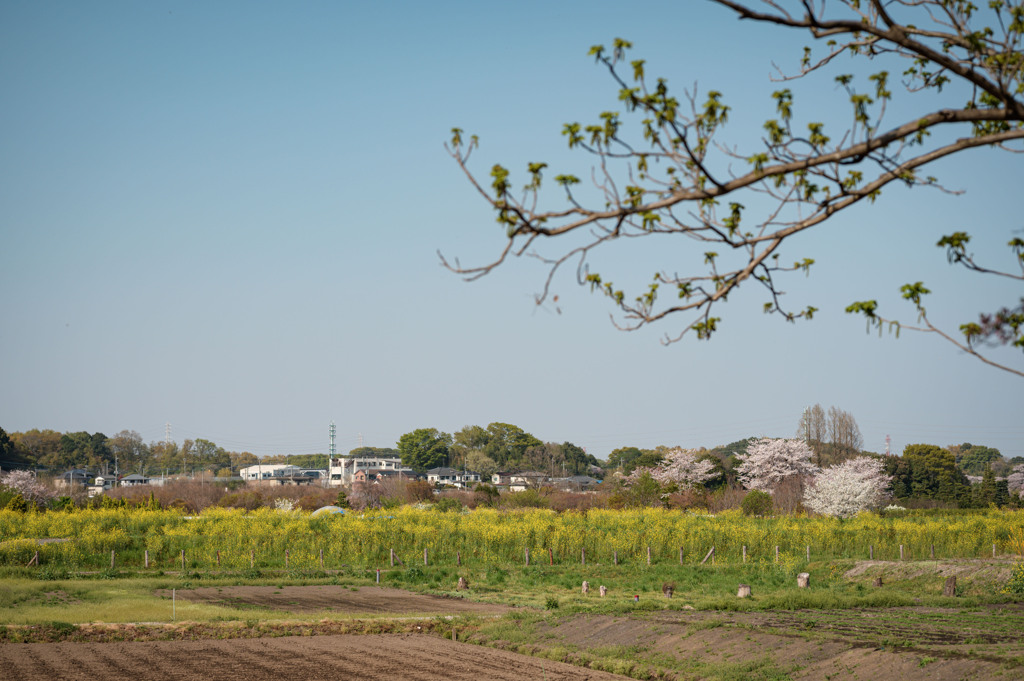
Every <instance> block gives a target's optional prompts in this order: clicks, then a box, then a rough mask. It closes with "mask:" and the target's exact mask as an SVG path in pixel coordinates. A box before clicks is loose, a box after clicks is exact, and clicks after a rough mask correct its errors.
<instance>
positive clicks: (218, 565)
mask: <svg viewBox="0 0 1024 681" xmlns="http://www.w3.org/2000/svg"><path fill="white" fill-rule="evenodd" d="M217 567H220V549H217Z"/></svg>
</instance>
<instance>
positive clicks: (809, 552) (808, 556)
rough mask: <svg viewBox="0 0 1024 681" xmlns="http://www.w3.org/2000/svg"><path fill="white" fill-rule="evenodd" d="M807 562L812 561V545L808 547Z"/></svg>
mask: <svg viewBox="0 0 1024 681" xmlns="http://www.w3.org/2000/svg"><path fill="white" fill-rule="evenodd" d="M807 562H808V563H810V562H811V547H810V546H808V547H807Z"/></svg>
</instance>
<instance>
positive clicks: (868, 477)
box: [804, 456, 892, 518]
mask: <svg viewBox="0 0 1024 681" xmlns="http://www.w3.org/2000/svg"><path fill="white" fill-rule="evenodd" d="M883 469H884V464H883V462H882V461H881V459H875V458H872V457H869V456H859V457H857V458H854V459H849V460H847V461H845V462H843V463H841V464H839V465H838V466H832V467H831V468H826V469H825V470H823V471H821V472H819V473H818V474H817V475H815V476H814V478H813V479H812V480H811V483H810V485H808V486H807V490H806V491H805V493H804V505H805V506H807V508H809V509H810V510H812V511H814V512H815V513H821V514H822V515H830V516H835V517H837V518H849V517H851V516H855V515H857V514H858V513H860V512H861V511H864V510H868V509H871V508H877V507H878V506H881V505H882V503H883V502H884V501H885V499H886V494H887V490H888V488H889V483H890V482H891V480H892V478H891V477H889V476H888V475H886V474H885V473H884V471H883Z"/></svg>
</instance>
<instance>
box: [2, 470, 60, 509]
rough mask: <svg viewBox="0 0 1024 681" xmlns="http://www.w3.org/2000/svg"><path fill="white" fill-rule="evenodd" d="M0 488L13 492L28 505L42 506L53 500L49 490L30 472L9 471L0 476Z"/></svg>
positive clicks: (52, 494) (51, 492)
mask: <svg viewBox="0 0 1024 681" xmlns="http://www.w3.org/2000/svg"><path fill="white" fill-rule="evenodd" d="M0 486H2V487H6V488H8V489H11V490H14V491H15V492H17V493H18V494H20V495H21V497H22V498H23V499H24V500H25V501H27V502H29V503H30V504H36V505H42V504H45V503H46V502H48V501H49V500H50V499H53V498H54V496H55V494H54V493H53V491H52V490H51V489H49V488H48V487H46V486H45V485H43V484H42V483H40V482H39V481H38V480H36V476H35V475H33V474H32V472H31V471H10V472H8V473H4V474H2V475H0Z"/></svg>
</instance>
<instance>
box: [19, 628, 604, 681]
mask: <svg viewBox="0 0 1024 681" xmlns="http://www.w3.org/2000/svg"><path fill="white" fill-rule="evenodd" d="M0 669H2V670H3V678H4V679H5V680H7V681H52V680H53V679H62V680H66V681H79V680H80V681H117V680H120V679H131V681H164V680H165V679H175V680H176V681H219V680H220V679H224V680H225V681H229V680H230V681H237V679H240V678H241V679H245V680H246V681H280V680H281V679H288V680H289V681H307V680H308V681H320V680H321V679H323V680H324V681H327V680H328V679H329V680H331V681H334V680H335V679H352V680H353V681H376V680H377V679H380V680H382V681H384V680H386V681H394V680H396V679H410V680H417V681H418V680H423V681H448V680H449V679H451V680H453V681H459V680H461V679H472V680H473V681H476V680H477V679H496V680H498V681H506V680H507V681H512V680H514V679H551V680H553V681H570V680H573V681H577V680H579V681H614V680H615V679H621V678H622V677H621V676H615V675H613V674H607V673H604V672H598V671H593V670H590V669H582V668H580V667H574V666H572V665H568V664H564V663H562V662H552V661H549V660H541V659H537V658H532V657H527V656H525V655H518V654H516V653H510V652H506V651H502V650H493V649H489V648H480V647H478V646H473V645H468V644H465V643H455V642H452V641H448V640H444V639H440V638H436V637H433V636H424V635H417V634H385V635H369V636H314V637H308V638H307V637H294V636H292V637H287V638H261V639H233V640H228V641H150V642H143V643H12V644H7V645H0Z"/></svg>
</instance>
